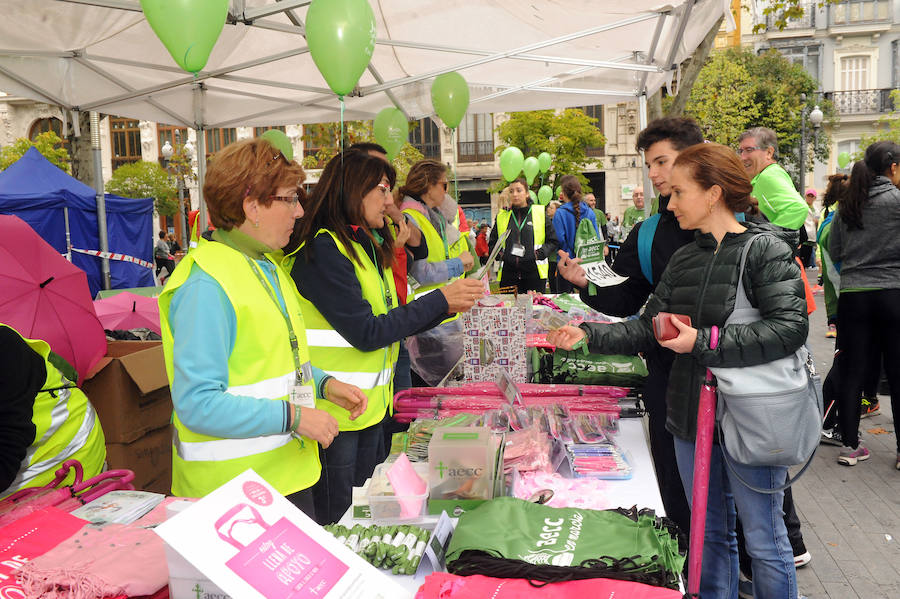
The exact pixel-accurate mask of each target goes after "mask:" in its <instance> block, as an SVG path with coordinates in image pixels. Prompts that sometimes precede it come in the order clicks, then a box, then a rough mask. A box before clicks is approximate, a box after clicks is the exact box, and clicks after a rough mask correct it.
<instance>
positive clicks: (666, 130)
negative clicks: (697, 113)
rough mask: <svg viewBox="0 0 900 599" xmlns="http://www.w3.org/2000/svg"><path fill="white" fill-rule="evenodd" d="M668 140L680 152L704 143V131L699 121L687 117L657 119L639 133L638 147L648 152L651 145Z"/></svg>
mask: <svg viewBox="0 0 900 599" xmlns="http://www.w3.org/2000/svg"><path fill="white" fill-rule="evenodd" d="M660 141H668V142H669V143H671V144H672V146H673V147H674V148H675V149H676V150H678V151H679V152H680V151H681V150H683V149H685V148H687V147H689V146H692V145H694V144H699V143H703V131H701V130H700V125H698V124H697V121H695V120H694V119H691V118H687V117H674V116H670V117H665V118H661V119H655V120H653V121H651V122H650V124H649V125H647V126H646V127H645V128H644V130H643V131H641V132H640V133H639V134H638V138H637V149H638V151H639V152H646V151H647V150H648V149H650V146H652V145H653V144H655V143H657V142H660Z"/></svg>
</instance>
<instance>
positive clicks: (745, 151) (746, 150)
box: [735, 146, 762, 156]
mask: <svg viewBox="0 0 900 599" xmlns="http://www.w3.org/2000/svg"><path fill="white" fill-rule="evenodd" d="M756 150H762V148H761V147H759V146H748V147H746V148H738V149H736V150H735V152H737V155H738V156H743V155H744V154H749V153H750V152H755V151H756Z"/></svg>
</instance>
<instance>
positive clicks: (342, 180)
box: [285, 151, 482, 523]
mask: <svg viewBox="0 0 900 599" xmlns="http://www.w3.org/2000/svg"><path fill="white" fill-rule="evenodd" d="M394 179H395V173H394V169H393V167H392V166H391V165H390V164H389V163H388V162H387V161H385V160H384V159H382V158H380V157H377V156H371V155H369V154H368V153H365V152H357V151H348V152H345V153H344V154H343V156H340V155H339V156H336V157H335V158H333V159H332V160H331V161H330V162H329V163H328V164H327V165H326V166H325V169H324V170H323V171H322V176H321V178H320V179H319V182H318V184H316V187H315V188H314V189H313V191H312V193H311V194H310V197H309V200H308V202H307V205H306V208H307V216H306V218H304V219H303V220H302V221H298V223H297V226H296V227H295V234H294V236H293V238H292V240H291V244H290V245H289V246H288V247H286V248H285V252H286V253H287V254H289V256H291V257H293V259H294V260H293V265H292V268H291V277H292V278H293V279H294V282H295V283H296V285H297V288H298V289H299V291H300V294H301V296H302V299H301V305H302V308H303V316H304V318H305V320H306V327H307V330H306V337H307V340H308V342H309V351H310V355H311V356H312V359H313V361H314V362H315V363H316V365H318V366H319V367H321V368H322V369H324V370H325V371H326V372H327V373H329V374H332V375H334V376H336V377H338V378H341V379H343V380H346V381H350V382H353V383H354V384H356V385H358V386H359V387H360V388H361V389H362V390H363V391H364V392H365V394H366V395H367V396H368V408H367V409H366V411H365V413H364V414H362V415H361V416H360V417H359V418H357V419H356V420H352V421H351V420H350V419H348V418H347V417H346V416H345V415H344V414H341V413H340V411H339V410H337V409H335V408H334V407H333V406H329V405H327V404H321V407H322V408H323V409H326V410H328V411H329V412H331V413H332V414H334V415H335V417H336V418H337V421H338V424H339V426H340V430H341V434H340V435H339V436H338V438H337V439H335V442H334V443H332V444H331V446H330V447H328V448H327V449H323V450H322V451H320V459H321V461H322V466H323V468H322V479H321V480H320V481H319V484H317V485H316V487H315V489H314V495H315V500H316V515H317V517H318V520H319V522H321V523H327V522H334V521H336V520H338V519H340V517H341V515H342V514H343V513H344V511H346V509H347V508H348V507H349V506H350V503H351V492H352V488H353V487H354V486H361V485H362V484H363V483H364V482H365V480H366V479H367V478H368V477H369V476H371V475H372V471H373V470H374V469H375V466H376V465H378V464H379V463H380V462H382V461H383V460H384V458H385V457H386V452H385V447H384V434H383V431H382V429H383V426H384V421H385V419H386V418H387V417H389V414H390V413H391V411H392V400H393V388H392V387H393V384H392V381H393V371H394V365H395V363H396V361H397V355H398V350H399V343H400V340H401V339H403V338H404V337H406V336H408V335H413V334H415V333H418V332H420V331H423V330H425V329H428V328H431V327H433V326H435V325H437V324H438V323H440V322H441V321H442V320H444V319H445V318H447V316H448V315H449V314H450V313H455V312H460V311H463V310H467V309H468V308H470V307H471V306H472V305H473V304H474V302H475V300H477V299H478V298H480V297H481V295H482V288H481V286H480V284H479V283H478V282H477V281H459V282H457V283H456V284H454V285H450V286H447V287H444V288H442V289H441V290H440V292H438V293H433V294H428V295H426V296H424V297H421V298H419V299H416V300H415V301H412V302H409V303H407V304H406V305H404V306H399V303H398V301H397V289H396V286H395V283H394V276H393V272H392V270H391V265H392V263H393V261H394V250H393V243H394V240H393V238H392V233H391V228H390V227H389V226H387V223H388V221H386V220H385V209H386V208H387V207H388V206H389V205H390V203H391V202H392V201H393V199H392V197H391V187H392V185H393V183H394ZM295 248H296V249H295Z"/></svg>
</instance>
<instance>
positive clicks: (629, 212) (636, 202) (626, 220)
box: [622, 185, 647, 237]
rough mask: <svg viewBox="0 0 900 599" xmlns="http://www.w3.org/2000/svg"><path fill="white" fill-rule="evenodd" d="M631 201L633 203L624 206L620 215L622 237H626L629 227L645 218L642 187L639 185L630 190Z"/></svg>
mask: <svg viewBox="0 0 900 599" xmlns="http://www.w3.org/2000/svg"><path fill="white" fill-rule="evenodd" d="M631 203H632V204H633V205H632V206H629V207H628V208H626V209H625V214H624V215H623V216H622V236H623V237H628V234H629V233H630V232H631V229H633V228H634V226H635V225H636V224H637V223H639V222H641V221H643V220H644V219H645V218H647V215H646V214H645V213H644V188H643V187H641V186H640V185H638V186H637V187H635V188H634V191H632V192H631Z"/></svg>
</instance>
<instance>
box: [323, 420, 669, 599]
mask: <svg viewBox="0 0 900 599" xmlns="http://www.w3.org/2000/svg"><path fill="white" fill-rule="evenodd" d="M615 441H616V443H618V444H619V447H621V448H623V449H624V450H626V451H627V452H628V454H629V457H630V459H631V465H632V468H633V473H632V477H631V478H630V479H629V480H604V481H598V483H600V484H602V485H603V486H604V492H605V493H607V494H608V495H610V496H611V497H612V498H614V499H615V503H616V505H614V506H610V507H624V508H630V507H631V506H633V505H637V506H638V508H651V509H653V510H655V511H656V513H657V515H659V516H664V515H665V510H664V509H663V504H662V497H661V496H660V494H659V486H658V485H657V483H656V472H655V470H654V469H653V460H652V459H651V458H650V448H649V445H648V439H647V434H646V431H645V429H644V425H643V422H642V420H640V419H638V418H623V419H621V420H619V432H618V433H617V434H616V436H615ZM351 514H352V508H350V509H348V510H347V511H346V512H345V513H344V516H343V517H342V518H341V520H340V523H341V524H343V525H344V526H348V527H350V526H353V525H354V524H362V525H369V524H372V521H371V520H359V519H354V518H352V517H351ZM437 518H438V516H428V517H427V519H426V521H425V522H424V523H418V524H417V526H421V527H423V528H431V527H433V526H434V523H435V522H436V521H437ZM394 580H395V581H396V582H397V583H398V584H400V585H401V586H403V587H404V588H405V589H407V590H408V591H409V597H410V598H411V597H413V596H414V595H415V593H416V591H417V590H418V589H419V587H420V586H421V585H422V582H423V581H422V580H416V579H415V577H414V576H395V577H394ZM398 599H402V598H398Z"/></svg>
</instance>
